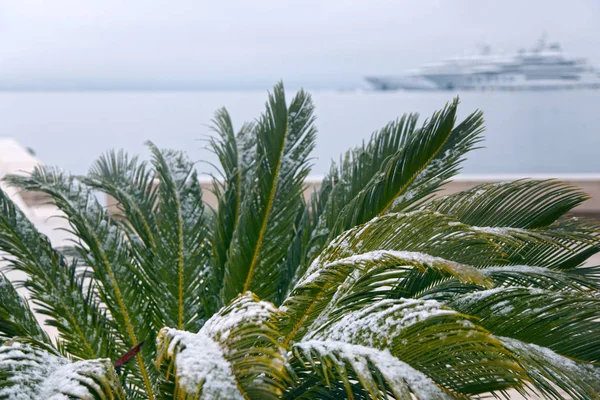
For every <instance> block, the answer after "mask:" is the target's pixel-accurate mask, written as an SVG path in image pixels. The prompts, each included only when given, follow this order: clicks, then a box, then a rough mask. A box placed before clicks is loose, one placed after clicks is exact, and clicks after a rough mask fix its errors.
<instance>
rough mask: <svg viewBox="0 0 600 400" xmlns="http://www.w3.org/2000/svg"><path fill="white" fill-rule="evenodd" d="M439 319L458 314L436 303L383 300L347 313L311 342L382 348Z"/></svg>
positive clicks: (318, 332) (412, 300)
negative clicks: (419, 325)
mask: <svg viewBox="0 0 600 400" xmlns="http://www.w3.org/2000/svg"><path fill="white" fill-rule="evenodd" d="M440 315H458V313H457V312H456V311H453V310H450V309H447V308H445V307H444V306H443V305H442V304H441V303H438V302H437V301H435V300H414V299H398V300H380V301H378V302H376V303H375V304H373V305H371V306H369V307H365V308H362V309H360V310H357V311H351V312H347V313H344V314H343V316H342V317H341V318H340V319H339V320H337V321H336V322H335V323H333V324H330V325H328V326H326V327H325V328H324V329H322V330H320V331H317V332H316V333H315V334H314V335H312V336H311V338H314V339H320V340H323V339H327V340H335V341H342V342H348V343H362V344H364V345H367V346H373V347H382V346H386V345H387V344H389V342H390V341H392V340H393V338H394V336H395V335H397V334H398V333H399V332H400V331H402V330H403V329H406V328H408V327H409V326H412V325H414V324H417V323H419V322H422V321H424V320H426V319H428V318H433V317H436V316H440ZM315 328H316V329H318V327H315Z"/></svg>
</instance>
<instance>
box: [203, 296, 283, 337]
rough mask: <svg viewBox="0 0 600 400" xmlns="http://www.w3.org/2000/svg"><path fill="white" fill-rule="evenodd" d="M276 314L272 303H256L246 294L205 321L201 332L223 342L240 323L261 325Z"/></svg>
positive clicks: (255, 300)
mask: <svg viewBox="0 0 600 400" xmlns="http://www.w3.org/2000/svg"><path fill="white" fill-rule="evenodd" d="M276 312H278V311H277V308H275V306H274V305H273V304H272V303H270V302H267V301H258V298H257V297H256V296H255V295H253V294H252V293H250V292H246V293H244V294H243V295H240V296H239V297H237V299H236V300H234V301H233V302H232V303H231V305H229V306H228V307H226V308H225V309H224V310H222V311H221V312H219V313H217V314H214V315H213V316H212V317H211V318H210V319H209V320H208V321H206V323H205V324H204V326H203V327H202V330H201V332H204V333H205V334H206V335H208V336H210V337H212V338H214V339H219V340H221V341H224V340H227V339H228V338H229V335H230V334H231V331H232V330H233V329H234V328H237V327H239V326H240V325H241V324H242V323H244V324H249V323H250V324H256V325H261V324H263V323H264V322H266V321H268V320H270V319H271V318H272V317H273V314H274V313H276Z"/></svg>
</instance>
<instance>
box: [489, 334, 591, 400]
mask: <svg viewBox="0 0 600 400" xmlns="http://www.w3.org/2000/svg"><path fill="white" fill-rule="evenodd" d="M500 340H501V341H502V343H503V344H504V345H505V346H506V347H507V348H508V349H510V351H511V352H513V353H514V354H516V355H517V357H518V359H519V362H520V363H521V365H522V366H523V369H524V370H525V371H526V373H527V376H528V377H529V378H530V379H531V381H532V385H533V387H534V388H535V389H537V391H538V392H539V393H541V394H542V395H544V396H546V398H550V399H561V400H562V399H565V397H564V395H563V394H562V393H561V392H560V391H559V390H558V389H561V390H563V391H564V392H565V393H567V395H568V396H569V398H572V399H576V400H589V399H597V398H598V393H600V369H599V368H598V367H597V366H596V365H592V364H589V363H585V362H580V361H577V360H573V359H571V358H568V357H564V356H561V355H560V354H557V353H555V352H553V351H552V350H550V349H548V348H546V347H542V346H538V345H535V344H529V343H525V342H522V341H519V340H516V339H512V338H506V337H501V338H500Z"/></svg>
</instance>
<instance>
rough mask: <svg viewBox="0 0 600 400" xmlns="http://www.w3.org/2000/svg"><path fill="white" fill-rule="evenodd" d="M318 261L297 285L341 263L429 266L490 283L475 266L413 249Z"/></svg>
mask: <svg viewBox="0 0 600 400" xmlns="http://www.w3.org/2000/svg"><path fill="white" fill-rule="evenodd" d="M318 262H319V260H318V259H317V260H315V262H313V264H312V265H311V268H309V271H307V274H305V276H304V277H303V278H302V279H301V280H300V282H299V283H298V284H299V285H302V284H306V283H310V282H312V281H314V280H315V279H316V278H317V277H318V276H319V275H320V273H321V272H322V271H323V270H324V269H331V268H335V267H338V266H341V265H356V267H357V268H360V269H369V268H371V267H374V266H378V265H379V264H383V263H385V264H392V263H395V264H396V265H398V266H413V265H417V266H419V267H420V268H425V267H430V268H433V269H435V270H438V271H440V272H444V273H447V274H450V275H452V276H454V277H455V278H457V279H459V280H460V281H462V282H470V283H477V284H482V285H489V284H490V283H491V282H489V279H488V278H487V277H486V276H485V274H484V273H483V272H481V271H479V270H477V269H476V268H473V267H470V266H468V265H464V264H460V263H457V262H454V261H449V260H445V259H443V258H440V257H433V256H430V255H428V254H424V253H419V252H414V251H395V250H375V251H369V252H366V253H362V254H355V255H351V256H349V257H345V258H342V259H339V260H336V261H333V262H330V263H328V264H326V265H324V266H322V265H319V264H318ZM361 267H362V268H361Z"/></svg>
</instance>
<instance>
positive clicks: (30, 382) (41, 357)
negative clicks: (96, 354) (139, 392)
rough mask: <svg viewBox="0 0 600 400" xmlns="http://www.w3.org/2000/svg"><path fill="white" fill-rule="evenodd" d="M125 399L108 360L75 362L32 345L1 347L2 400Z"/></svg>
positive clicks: (17, 343) (15, 344)
mask: <svg viewBox="0 0 600 400" xmlns="http://www.w3.org/2000/svg"><path fill="white" fill-rule="evenodd" d="M73 398H76V399H107V400H108V399H123V400H124V399H125V394H124V392H123V390H122V389H121V387H120V383H119V380H118V377H117V374H116V373H115V370H114V369H113V367H112V363H111V361H110V360H108V359H96V360H82V361H76V362H71V361H69V360H68V359H66V358H64V357H61V356H60V355H58V354H56V353H54V352H53V351H52V350H51V349H48V348H44V346H41V345H35V344H33V343H31V342H27V341H25V342H21V341H10V342H8V343H6V344H5V345H3V346H0V399H6V400H30V399H46V400H63V399H73Z"/></svg>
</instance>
